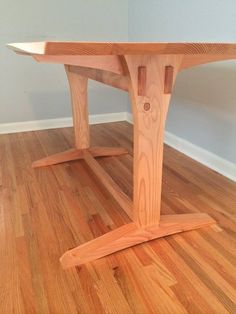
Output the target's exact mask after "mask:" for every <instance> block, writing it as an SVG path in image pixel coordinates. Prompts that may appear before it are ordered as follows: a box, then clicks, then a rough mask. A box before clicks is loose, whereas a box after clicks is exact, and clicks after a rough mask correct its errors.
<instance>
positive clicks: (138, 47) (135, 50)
mask: <svg viewBox="0 0 236 314" xmlns="http://www.w3.org/2000/svg"><path fill="white" fill-rule="evenodd" d="M8 47H9V48H10V49H13V50H14V51H16V52H20V53H22V54H30V55H33V54H37V55H49V56H50V55H144V54H158V55H161V54H167V55H168V54H179V55H181V54H183V55H199V54H204V55H206V54H209V55H217V54H221V55H223V54H231V55H234V56H236V43H165V42H62V41H58V42H56V41H54V42H53V41H48V42H31V43H13V44H9V45H8Z"/></svg>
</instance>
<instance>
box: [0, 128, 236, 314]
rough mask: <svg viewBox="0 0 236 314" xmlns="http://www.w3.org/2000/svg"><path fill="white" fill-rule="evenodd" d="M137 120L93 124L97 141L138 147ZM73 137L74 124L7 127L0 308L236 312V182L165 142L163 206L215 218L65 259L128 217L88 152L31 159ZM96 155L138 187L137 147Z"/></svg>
mask: <svg viewBox="0 0 236 314" xmlns="http://www.w3.org/2000/svg"><path fill="white" fill-rule="evenodd" d="M132 130H133V127H132V126H131V125H129V124H128V123H125V122H116V123H108V124H102V125H92V126H91V130H90V133H91V142H92V144H93V145H94V146H101V145H105V144H107V145H109V146H117V145H119V146H123V147H125V148H126V149H127V150H129V151H130V152H132ZM73 143H74V132H73V129H72V128H65V129H57V130H56V129H55V130H44V131H43V130H42V131H36V132H24V133H17V134H9V135H0V152H1V154H0V158H1V163H0V178H1V180H0V218H1V219H0V230H1V232H0V247H1V250H0V258H1V267H0V291H1V293H0V312H1V313H19V314H25V313H27V314H28V313H61V314H75V313H82V314H83V313H86V314H87V313H91V314H98V313H107V312H108V313H109V312H110V313H117V312H119V310H120V312H122V313H142V314H143V313H144V314H150V313H235V312H236V308H235V282H236V275H235V274H236V271H235V269H236V267H235V266H236V265H235V258H236V252H235V246H236V239H235V228H236V227H235V215H236V205H235V204H236V196H235V190H236V183H234V182H232V181H230V180H228V179H227V178H224V177H223V176H221V175H219V174H217V173H216V172H214V171H212V170H211V169H208V168H207V167H205V166H203V165H201V164H199V163H198V162H196V161H194V160H191V159H190V158H188V157H187V156H186V155H183V154H181V153H179V152H177V151H176V150H174V149H172V148H170V147H168V146H165V148H164V169H163V188H162V204H161V208H162V214H164V215H175V214H181V213H190V214H191V213H199V212H202V213H203V212H207V213H208V214H209V215H210V216H211V217H213V218H214V219H216V220H217V222H218V227H217V228H215V227H210V228H209V227H207V228H201V229H198V230H195V231H189V232H184V233H179V234H178V235H174V236H169V237H165V238H162V239H158V240H153V241H149V242H146V243H144V244H141V245H137V246H135V247H133V248H129V249H126V250H123V251H120V252H117V253H115V254H112V255H109V256H107V257H105V258H102V259H99V260H96V261H94V262H91V263H88V264H86V265H81V266H79V267H75V268H71V269H69V270H67V271H63V270H62V269H61V267H60V265H59V262H58V260H59V257H60V256H61V255H62V254H63V253H64V252H65V251H66V250H68V249H69V248H72V247H74V246H76V245H78V244H83V243H86V242H87V241H90V240H92V239H94V238H96V237H99V236H101V235H102V234H104V233H107V232H108V231H109V230H114V229H116V228H119V227H120V226H122V225H124V224H126V223H128V222H129V221H128V220H127V216H126V215H123V212H122V211H120V210H119V209H120V207H119V205H118V204H117V203H116V202H115V201H114V200H113V199H112V198H110V197H109V194H108V193H106V192H105V190H104V189H103V188H102V187H101V184H100V183H99V182H98V181H97V180H94V178H93V177H91V175H88V173H87V166H86V165H85V163H84V162H83V161H75V162H72V163H70V164H60V165H58V166H56V167H48V168H43V169H31V163H32V161H34V160H37V159H39V158H41V157H42V156H44V155H45V154H46V155H50V154H54V153H56V152H58V151H64V150H67V149H68V148H69V147H72V146H73ZM98 161H99V163H100V165H101V166H102V167H103V168H104V169H105V170H106V171H107V172H108V173H109V174H110V175H111V176H112V177H113V178H114V180H115V181H116V182H117V183H119V185H120V187H121V188H123V186H125V187H126V188H127V189H128V188H129V187H130V189H132V177H133V176H132V174H133V173H132V161H133V158H132V155H124V156H121V157H117V158H112V157H111V158H104V159H101V160H100V159H99V160H98ZM130 193H132V190H131V191H130Z"/></svg>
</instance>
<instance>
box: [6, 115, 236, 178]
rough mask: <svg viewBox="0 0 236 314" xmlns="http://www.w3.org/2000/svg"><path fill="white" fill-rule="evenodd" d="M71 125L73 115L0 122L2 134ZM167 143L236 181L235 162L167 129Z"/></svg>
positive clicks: (98, 118)
mask: <svg viewBox="0 0 236 314" xmlns="http://www.w3.org/2000/svg"><path fill="white" fill-rule="evenodd" d="M132 120H133V119H132V114H131V113H129V112H117V113H106V114H97V115H90V116H89V123H90V124H96V123H106V122H116V121H127V122H129V123H132ZM69 126H72V118H71V117H67V118H58V119H47V120H36V121H26V122H15V123H5V124H0V134H6V133H17V132H25V131H36V130H44V129H55V128H64V127H69ZM165 143H166V144H167V145H169V146H171V147H173V148H175V149H176V150H178V151H180V152H182V153H184V154H185V155H187V156H189V157H191V158H192V159H194V160H197V161H199V162H200V163H202V164H203V165H205V166H207V167H209V168H211V169H213V170H215V171H217V172H218V173H220V174H222V175H224V176H225V177H227V178H229V179H231V180H233V181H235V182H236V165H235V164H233V163H231V162H229V161H227V160H225V159H223V158H221V157H219V156H217V155H215V154H213V153H211V152H209V151H207V150H205V149H203V148H201V147H199V146H196V145H194V144H192V143H190V142H188V141H186V140H184V139H183V138H180V137H178V136H176V135H174V134H172V133H170V132H167V131H166V132H165Z"/></svg>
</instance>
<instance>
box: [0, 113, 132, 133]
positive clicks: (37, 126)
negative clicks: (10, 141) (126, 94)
mask: <svg viewBox="0 0 236 314" xmlns="http://www.w3.org/2000/svg"><path fill="white" fill-rule="evenodd" d="M126 116H127V113H126V112H115V113H105V114H92V115H89V124H97V123H107V122H117V121H125V120H126ZM72 125H73V124H72V118H71V117H66V118H57V119H45V120H35V121H25V122H13V123H2V124H0V134H10V133H19V132H27V131H37V130H47V129H56V128H65V127H70V126H72Z"/></svg>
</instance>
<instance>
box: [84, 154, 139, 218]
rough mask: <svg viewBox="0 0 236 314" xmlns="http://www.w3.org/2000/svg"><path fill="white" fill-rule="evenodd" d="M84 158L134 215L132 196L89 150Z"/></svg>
mask: <svg viewBox="0 0 236 314" xmlns="http://www.w3.org/2000/svg"><path fill="white" fill-rule="evenodd" d="M83 158H84V160H85V162H86V163H87V165H88V166H89V167H90V168H91V169H92V170H93V172H94V174H95V175H96V176H97V177H98V178H99V179H100V181H101V183H102V184H103V185H104V186H105V187H106V189H107V190H108V191H109V192H110V193H111V195H112V196H113V197H114V198H115V200H116V201H117V202H118V204H119V205H120V206H121V208H122V209H123V210H124V211H125V212H126V213H127V215H128V216H129V217H130V218H132V217H133V204H132V201H131V200H130V198H129V197H128V196H127V195H126V194H125V193H124V192H123V191H122V190H121V189H120V188H119V186H118V185H117V184H116V183H115V182H114V181H113V180H112V178H111V177H110V176H109V175H108V174H107V173H106V172H105V171H104V169H103V168H102V167H101V166H100V165H99V163H98V162H97V161H96V160H95V159H94V158H93V156H92V154H90V153H89V151H84V153H83Z"/></svg>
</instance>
